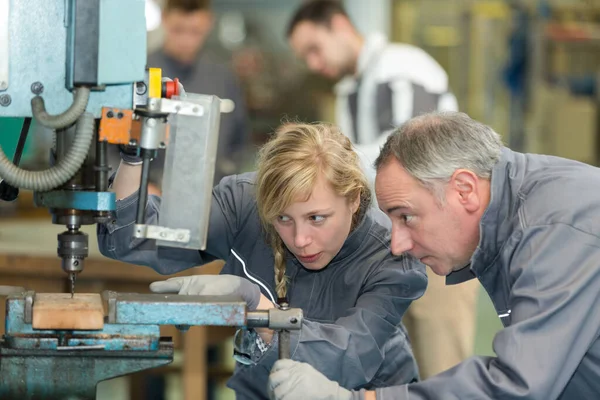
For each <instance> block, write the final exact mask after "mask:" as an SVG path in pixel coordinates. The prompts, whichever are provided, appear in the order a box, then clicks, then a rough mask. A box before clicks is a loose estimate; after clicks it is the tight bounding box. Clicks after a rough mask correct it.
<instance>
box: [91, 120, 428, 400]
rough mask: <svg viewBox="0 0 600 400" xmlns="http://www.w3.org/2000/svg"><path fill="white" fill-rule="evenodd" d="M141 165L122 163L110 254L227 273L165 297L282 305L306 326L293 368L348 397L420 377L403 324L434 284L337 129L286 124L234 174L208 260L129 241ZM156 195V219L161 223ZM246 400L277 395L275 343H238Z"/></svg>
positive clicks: (107, 239) (102, 237)
mask: <svg viewBox="0 0 600 400" xmlns="http://www.w3.org/2000/svg"><path fill="white" fill-rule="evenodd" d="M139 168H140V166H139V165H129V164H127V163H126V162H124V161H123V162H122V163H121V166H120V167H119V171H118V172H117V175H116V177H115V180H114V183H113V190H114V191H115V192H116V194H117V198H118V199H121V200H120V201H119V202H118V207H117V212H116V221H114V223H112V224H106V225H101V226H99V230H98V240H99V246H100V249H101V251H102V253H103V254H104V255H106V256H108V257H111V258H114V259H118V260H122V261H126V262H130V263H134V264H140V265H147V266H150V267H152V268H153V269H155V270H156V271H158V272H159V273H162V274H172V273H175V272H178V271H181V270H184V269H187V268H191V267H193V266H196V265H201V264H204V263H207V262H209V261H212V260H216V259H223V260H225V261H226V262H225V266H224V267H223V269H222V271H221V274H220V275H216V276H215V275H200V276H193V277H185V278H173V279H169V280H166V281H161V282H155V283H153V284H152V285H151V289H152V290H153V291H155V292H159V293H179V294H189V295H226V294H236V295H239V296H241V297H242V298H243V299H244V300H245V301H246V302H247V304H248V307H249V308H250V309H252V310H253V309H269V308H272V307H276V306H277V304H278V301H281V300H282V299H285V300H286V301H287V302H288V303H289V304H290V306H292V307H298V308H302V310H303V312H304V317H305V320H304V322H303V326H302V328H301V329H300V330H299V331H296V332H294V333H292V337H291V356H292V359H294V360H298V361H304V362H306V363H309V364H312V365H313V366H314V367H315V368H316V369H318V370H319V371H320V372H322V373H323V374H325V375H326V376H327V377H329V378H330V379H332V380H335V381H337V382H338V383H339V384H340V385H341V386H343V387H345V388H348V389H355V388H376V387H383V386H389V385H392V384H401V383H407V382H411V381H414V380H416V379H417V378H418V373H417V368H416V365H415V362H414V359H413V354H412V350H411V347H410V344H409V342H408V339H407V337H406V334H405V331H404V328H403V326H402V325H401V322H400V321H401V319H402V316H403V314H404V312H405V311H406V309H407V307H408V306H409V305H410V303H411V302H412V301H413V300H415V299H417V298H419V297H421V295H422V294H423V292H424V291H425V287H426V284H427V278H426V275H425V269H424V266H423V265H422V264H420V263H419V262H417V261H415V260H413V259H410V258H406V257H396V256H393V255H392V254H391V252H390V249H389V245H388V243H389V241H390V232H389V220H388V219H387V218H386V217H385V216H384V215H383V214H382V213H381V212H379V211H378V210H376V209H375V208H373V207H371V192H370V190H369V186H368V183H367V180H366V178H365V176H364V174H363V172H362V169H361V167H360V162H359V160H358V157H357V155H356V153H355V152H354V150H353V148H352V145H351V143H350V141H349V139H348V138H347V137H345V136H344V135H343V134H341V133H340V132H339V130H338V129H337V128H336V127H334V126H331V125H325V124H297V123H287V124H284V125H282V126H281V127H280V128H279V129H278V130H277V131H276V132H275V134H274V136H273V138H272V139H271V140H270V141H269V142H268V143H267V144H266V145H265V146H264V147H263V148H262V149H261V151H260V157H259V161H258V170H257V171H256V172H254V173H247V174H242V175H235V176H229V177H226V178H224V179H223V180H221V182H220V183H219V184H218V185H217V186H215V188H214V189H213V201H212V205H211V218H210V222H209V235H208V242H207V247H206V250H205V251H201V252H198V251H192V250H185V249H173V248H161V249H160V251H159V250H158V249H157V247H156V246H155V245H154V242H153V241H143V240H136V241H134V242H131V239H130V238H131V237H132V234H133V232H132V229H133V221H134V220H135V211H136V205H137V199H136V190H137V188H138V187H139V176H140V171H139ZM159 205H160V198H159V197H156V196H150V198H149V201H148V207H147V221H149V222H151V221H153V220H154V221H155V220H156V219H157V218H158V210H159ZM236 350H237V354H236V360H237V361H238V364H237V367H236V371H235V373H234V375H233V377H232V378H231V379H230V380H229V382H228V386H229V387H231V388H232V389H233V390H234V391H235V392H236V395H237V399H258V398H268V393H267V379H268V376H269V371H270V369H271V367H272V365H273V363H274V362H275V361H276V360H277V354H278V352H277V336H273V334H272V332H270V331H269V330H266V329H262V330H259V331H258V332H255V331H254V330H249V331H246V330H244V331H239V332H238V334H236Z"/></svg>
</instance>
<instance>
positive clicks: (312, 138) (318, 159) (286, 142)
mask: <svg viewBox="0 0 600 400" xmlns="http://www.w3.org/2000/svg"><path fill="white" fill-rule="evenodd" d="M321 174H322V175H323V176H324V177H325V179H326V180H327V182H329V184H330V185H331V187H332V188H333V190H334V191H335V193H337V194H338V195H340V196H344V197H346V198H347V199H348V201H355V200H356V199H357V197H359V198H360V205H359V207H358V210H357V212H356V213H355V214H354V216H353V221H352V228H354V227H355V226H356V224H357V223H358V222H359V221H360V219H361V218H362V216H363V215H364V212H365V210H366V209H367V208H368V207H369V206H370V204H371V191H370V189H369V184H368V182H367V178H366V177H365V174H364V172H363V170H362V168H361V166H360V161H359V158H358V155H357V154H356V152H355V151H354V149H353V148H352V144H351V143H350V140H349V139H348V138H347V137H346V136H344V135H343V134H342V133H341V132H340V131H339V129H338V128H337V127H336V126H334V125H330V124H323V123H315V124H304V123H292V122H289V123H284V124H283V125H281V126H280V127H279V129H277V130H276V131H275V133H274V135H273V137H272V138H271V140H269V141H268V142H267V143H266V144H265V145H264V146H263V147H262V149H261V150H260V153H259V160H258V176H257V195H256V198H257V206H258V213H259V215H260V219H261V221H262V224H263V226H264V229H265V231H266V233H267V240H268V241H269V242H270V244H271V247H272V248H273V256H274V259H275V265H274V269H275V285H276V290H277V296H278V297H279V298H280V299H284V298H286V294H287V285H286V283H287V282H286V277H285V264H286V257H285V255H286V253H285V245H284V243H283V241H282V240H281V238H280V237H279V235H278V234H277V232H276V231H275V228H274V226H273V221H274V220H275V218H277V217H278V216H279V215H281V213H283V210H285V209H286V208H287V207H289V206H290V205H291V204H292V203H294V202H296V201H306V200H308V198H309V196H310V194H311V192H312V190H313V187H314V186H315V184H316V182H317V179H318V178H319V176H321Z"/></svg>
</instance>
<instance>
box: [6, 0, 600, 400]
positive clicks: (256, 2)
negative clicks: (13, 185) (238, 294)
mask: <svg viewBox="0 0 600 400" xmlns="http://www.w3.org/2000/svg"><path fill="white" fill-rule="evenodd" d="M199 1H201V0H199ZM146 3H147V5H146V11H147V26H148V52H149V54H151V53H154V52H156V51H158V50H159V49H160V48H161V46H162V43H163V37H164V29H163V26H162V23H161V8H162V7H163V6H164V2H163V1H162V0H147V2H146ZM299 4H301V0H212V2H211V7H212V9H213V12H214V15H215V21H214V28H213V29H212V31H211V32H210V34H209V36H208V39H207V41H206V43H205V44H204V47H203V49H202V53H203V54H204V55H207V56H208V55H210V59H211V60H213V61H215V62H217V63H221V64H222V65H223V66H224V68H227V69H230V70H231V71H233V73H234V74H235V79H236V80H237V81H238V82H239V83H240V87H241V93H242V98H243V102H244V103H245V105H246V109H247V122H248V129H247V135H249V136H248V137H245V138H244V140H243V141H242V142H240V143H244V146H243V148H242V149H239V152H240V153H241V154H242V156H240V157H239V159H240V160H243V165H241V166H239V169H244V170H248V169H251V168H252V164H253V161H254V155H255V152H256V149H257V148H258V146H260V144H261V143H263V142H264V141H265V139H266V138H267V136H268V134H269V133H270V132H272V130H273V129H274V128H275V127H276V126H277V125H278V124H279V123H280V122H281V121H282V120H285V119H298V120H302V121H316V120H322V121H333V120H334V102H335V97H334V95H333V92H332V88H333V84H334V82H331V81H328V80H326V79H324V78H321V77H317V76H316V75H314V74H311V73H310V72H309V71H308V70H307V69H306V68H305V67H304V66H303V64H302V63H301V62H300V61H299V60H297V59H295V57H294V55H293V53H292V52H291V51H290V49H289V46H288V44H287V42H286V37H285V30H286V26H287V23H288V22H289V18H290V17H291V15H292V13H293V11H294V10H295V8H296V7H297V6H298V5H299ZM344 4H345V6H346V7H347V10H348V12H349V14H350V17H351V18H352V19H353V22H354V23H355V24H356V25H357V27H358V28H359V30H360V31H361V32H363V33H365V34H367V33H370V32H375V31H379V32H383V33H384V34H386V35H388V36H389V38H390V39H391V41H394V42H404V43H411V44H414V45H416V46H419V47H421V48H423V49H425V50H426V51H427V52H428V53H430V54H431V55H432V56H433V57H434V58H435V59H436V60H437V61H438V62H439V63H440V64H441V65H442V66H443V67H444V68H445V70H446V71H447V72H448V75H449V78H450V86H451V88H452V90H453V92H454V93H455V94H456V96H457V99H458V102H459V106H460V109H461V110H463V111H465V112H467V113H468V114H469V115H470V116H471V117H473V118H475V119H478V120H480V121H483V122H484V123H486V124H489V125H491V126H492V127H493V128H494V129H495V130H496V131H497V132H499V133H500V134H501V135H502V137H503V140H504V142H505V143H506V144H507V145H508V146H509V147H511V148H513V149H515V150H518V151H524V152H534V153H547V154H554V155H559V156H563V157H568V158H572V159H576V160H580V161H583V162H586V163H590V164H593V165H597V164H598V163H599V161H600V158H599V157H600V140H599V134H600V125H599V121H600V118H599V116H600V113H599V106H600V91H599V83H598V79H599V78H600V0H368V1H367V0H345V1H344ZM150 66H152V65H150ZM180 78H181V79H182V81H183V84H184V85H185V84H186V81H185V79H183V78H182V77H180ZM21 123H22V121H21V120H18V119H6V118H5V119H0V131H3V132H7V131H10V130H14V131H15V132H17V131H19V130H20V128H21ZM39 134H42V133H39ZM17 138H18V135H17V134H15V135H0V145H1V146H2V148H3V149H4V151H5V153H6V154H7V155H11V154H12V153H13V152H14V149H15V147H16V139H17ZM42 144H43V141H42V140H37V141H34V140H30V141H29V142H28V144H27V146H26V148H25V154H24V156H23V159H22V164H23V165H25V166H27V167H28V168H31V169H35V168H36V165H42V164H44V163H46V159H47V153H46V151H47V150H46V149H45V147H44V146H43V145H42ZM113 167H114V166H113ZM223 168H224V171H227V168H225V167H223ZM0 217H1V218H0V260H1V262H0V279H1V280H2V282H3V283H2V284H22V285H24V284H27V285H29V286H34V287H35V288H36V290H43V289H46V290H48V291H50V290H62V288H63V285H65V282H64V281H65V278H64V274H63V273H62V272H61V271H60V269H59V268H53V269H52V271H48V269H44V268H42V267H40V263H42V262H43V260H45V259H47V260H50V261H48V262H52V263H55V264H57V263H59V260H58V259H56V255H55V253H54V251H55V243H54V240H55V236H54V234H53V233H52V232H54V231H56V232H58V230H60V227H58V226H53V225H52V224H51V223H50V221H49V218H48V212H47V210H45V209H36V208H34V206H33V201H32V198H31V196H30V195H28V194H27V193H23V194H22V195H21V196H20V198H19V200H18V201H17V202H15V203H2V204H0ZM88 228H89V227H88ZM9 230H10V232H11V234H10V235H7V234H6V232H7V231H9ZM88 233H89V234H90V258H93V256H94V255H95V256H97V259H96V261H93V262H90V264H89V265H90V266H89V267H88V272H87V273H86V274H84V275H83V276H82V277H81V279H82V283H80V285H82V286H81V290H82V291H84V290H85V289H84V288H87V289H89V290H91V291H101V290H104V289H113V290H120V291H138V292H140V291H147V284H148V283H149V282H151V281H153V280H155V279H157V278H158V274H156V273H154V272H153V271H151V270H149V269H146V268H140V267H132V269H131V270H127V271H126V272H125V273H124V272H123V271H125V270H124V269H123V268H124V267H122V264H116V263H112V262H104V261H102V260H101V259H100V256H99V253H98V250H97V247H96V243H95V237H94V236H95V231H94V229H93V228H89V229H88ZM32 235H34V236H35V238H36V240H35V248H33V246H32V245H31V242H32V241H31V238H32ZM38 236H39V240H38ZM15 254H16V255H15ZM15 260H19V262H20V263H21V264H22V265H23V267H22V268H20V269H18V270H15V269H13V268H10V264H11V263H14V262H15ZM94 263H96V264H94ZM133 268H135V270H134V269H133ZM215 268H218V265H217V266H215ZM140 271H141V272H140ZM6 282H9V283H6ZM36 285H37V286H36ZM477 326H478V329H477V340H476V343H475V352H476V353H477V354H493V350H492V348H491V343H492V340H491V339H492V336H493V335H494V333H495V332H496V331H497V330H498V329H499V327H500V322H499V320H498V317H497V316H496V314H495V312H494V311H493V309H492V307H491V305H490V303H489V301H488V299H487V296H486V295H485V294H484V293H482V295H481V296H480V301H479V312H478V325H477ZM232 332H233V330H230V329H213V328H199V327H197V328H193V329H192V330H190V331H189V332H188V333H186V334H181V333H179V332H177V331H175V330H173V331H169V332H165V334H168V335H174V336H175V337H176V345H177V348H178V350H177V353H176V359H175V362H174V363H173V364H172V365H170V366H169V367H167V368H160V369H157V370H152V371H150V372H145V373H139V374H135V375H132V376H128V377H124V378H119V379H115V380H112V381H108V382H104V383H102V384H101V385H100V388H99V397H98V398H99V399H102V400H109V399H110V400H121V399H123V400H125V399H168V400H178V399H185V400H191V399H194V400H202V399H232V398H234V395H233V392H232V391H231V390H229V389H227V388H226V387H225V381H226V380H227V377H228V376H229V375H230V374H231V371H232V368H233V366H234V361H233V359H232V357H231V354H232V337H231V334H232Z"/></svg>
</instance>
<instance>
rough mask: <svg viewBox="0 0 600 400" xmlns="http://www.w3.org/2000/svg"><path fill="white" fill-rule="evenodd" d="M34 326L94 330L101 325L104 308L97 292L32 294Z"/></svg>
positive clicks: (38, 327) (35, 327) (102, 324)
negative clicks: (72, 295)
mask: <svg viewBox="0 0 600 400" xmlns="http://www.w3.org/2000/svg"><path fill="white" fill-rule="evenodd" d="M32 326H33V328H34V329H58V330H63V329H64V330H97V329H102V328H104V307H103V305H102V298H101V297H100V294H99V293H76V294H75V296H74V297H73V298H71V294H70V293H36V294H35V299H34V300H33V321H32Z"/></svg>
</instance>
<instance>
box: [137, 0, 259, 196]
mask: <svg viewBox="0 0 600 400" xmlns="http://www.w3.org/2000/svg"><path fill="white" fill-rule="evenodd" d="M209 3H210V1H209V0H166V2H165V5H164V8H163V13H162V27H163V30H164V41H163V44H162V47H161V48H160V49H159V50H157V51H156V52H153V53H151V54H150V55H148V62H147V65H148V67H153V68H161V69H162V75H163V76H168V77H170V78H178V79H179V80H180V82H181V83H182V84H183V86H184V87H185V91H186V92H187V93H198V94H207V95H215V96H217V97H219V98H220V99H221V100H223V101H225V103H226V105H227V107H228V108H229V109H230V111H231V112H227V113H222V114H221V124H220V130H219V146H218V150H217V161H216V164H215V178H214V181H215V182H219V181H220V180H221V178H222V177H224V176H226V175H231V174H234V173H238V172H241V171H242V169H243V168H244V167H245V166H244V165H243V163H244V162H245V160H247V157H246V153H247V152H248V151H249V145H250V134H251V132H250V126H249V121H248V117H247V112H246V105H245V102H244V96H243V93H242V90H241V88H240V85H239V84H238V80H237V77H236V76H235V75H234V73H233V72H232V69H231V67H230V66H228V65H226V64H224V63H221V62H218V61H217V60H215V59H214V58H213V57H211V55H210V54H209V53H208V52H207V51H205V49H204V44H205V42H206V40H207V38H208V36H209V35H210V33H211V31H212V28H213V24H214V15H213V13H212V11H211V9H210V4H209ZM231 108H233V109H232V110H231ZM164 154H165V152H164V151H160V152H159V155H158V157H157V159H156V160H154V161H153V162H152V164H151V165H152V170H151V180H152V181H153V182H155V183H156V184H158V185H159V186H160V179H161V178H162V166H163V165H164Z"/></svg>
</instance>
